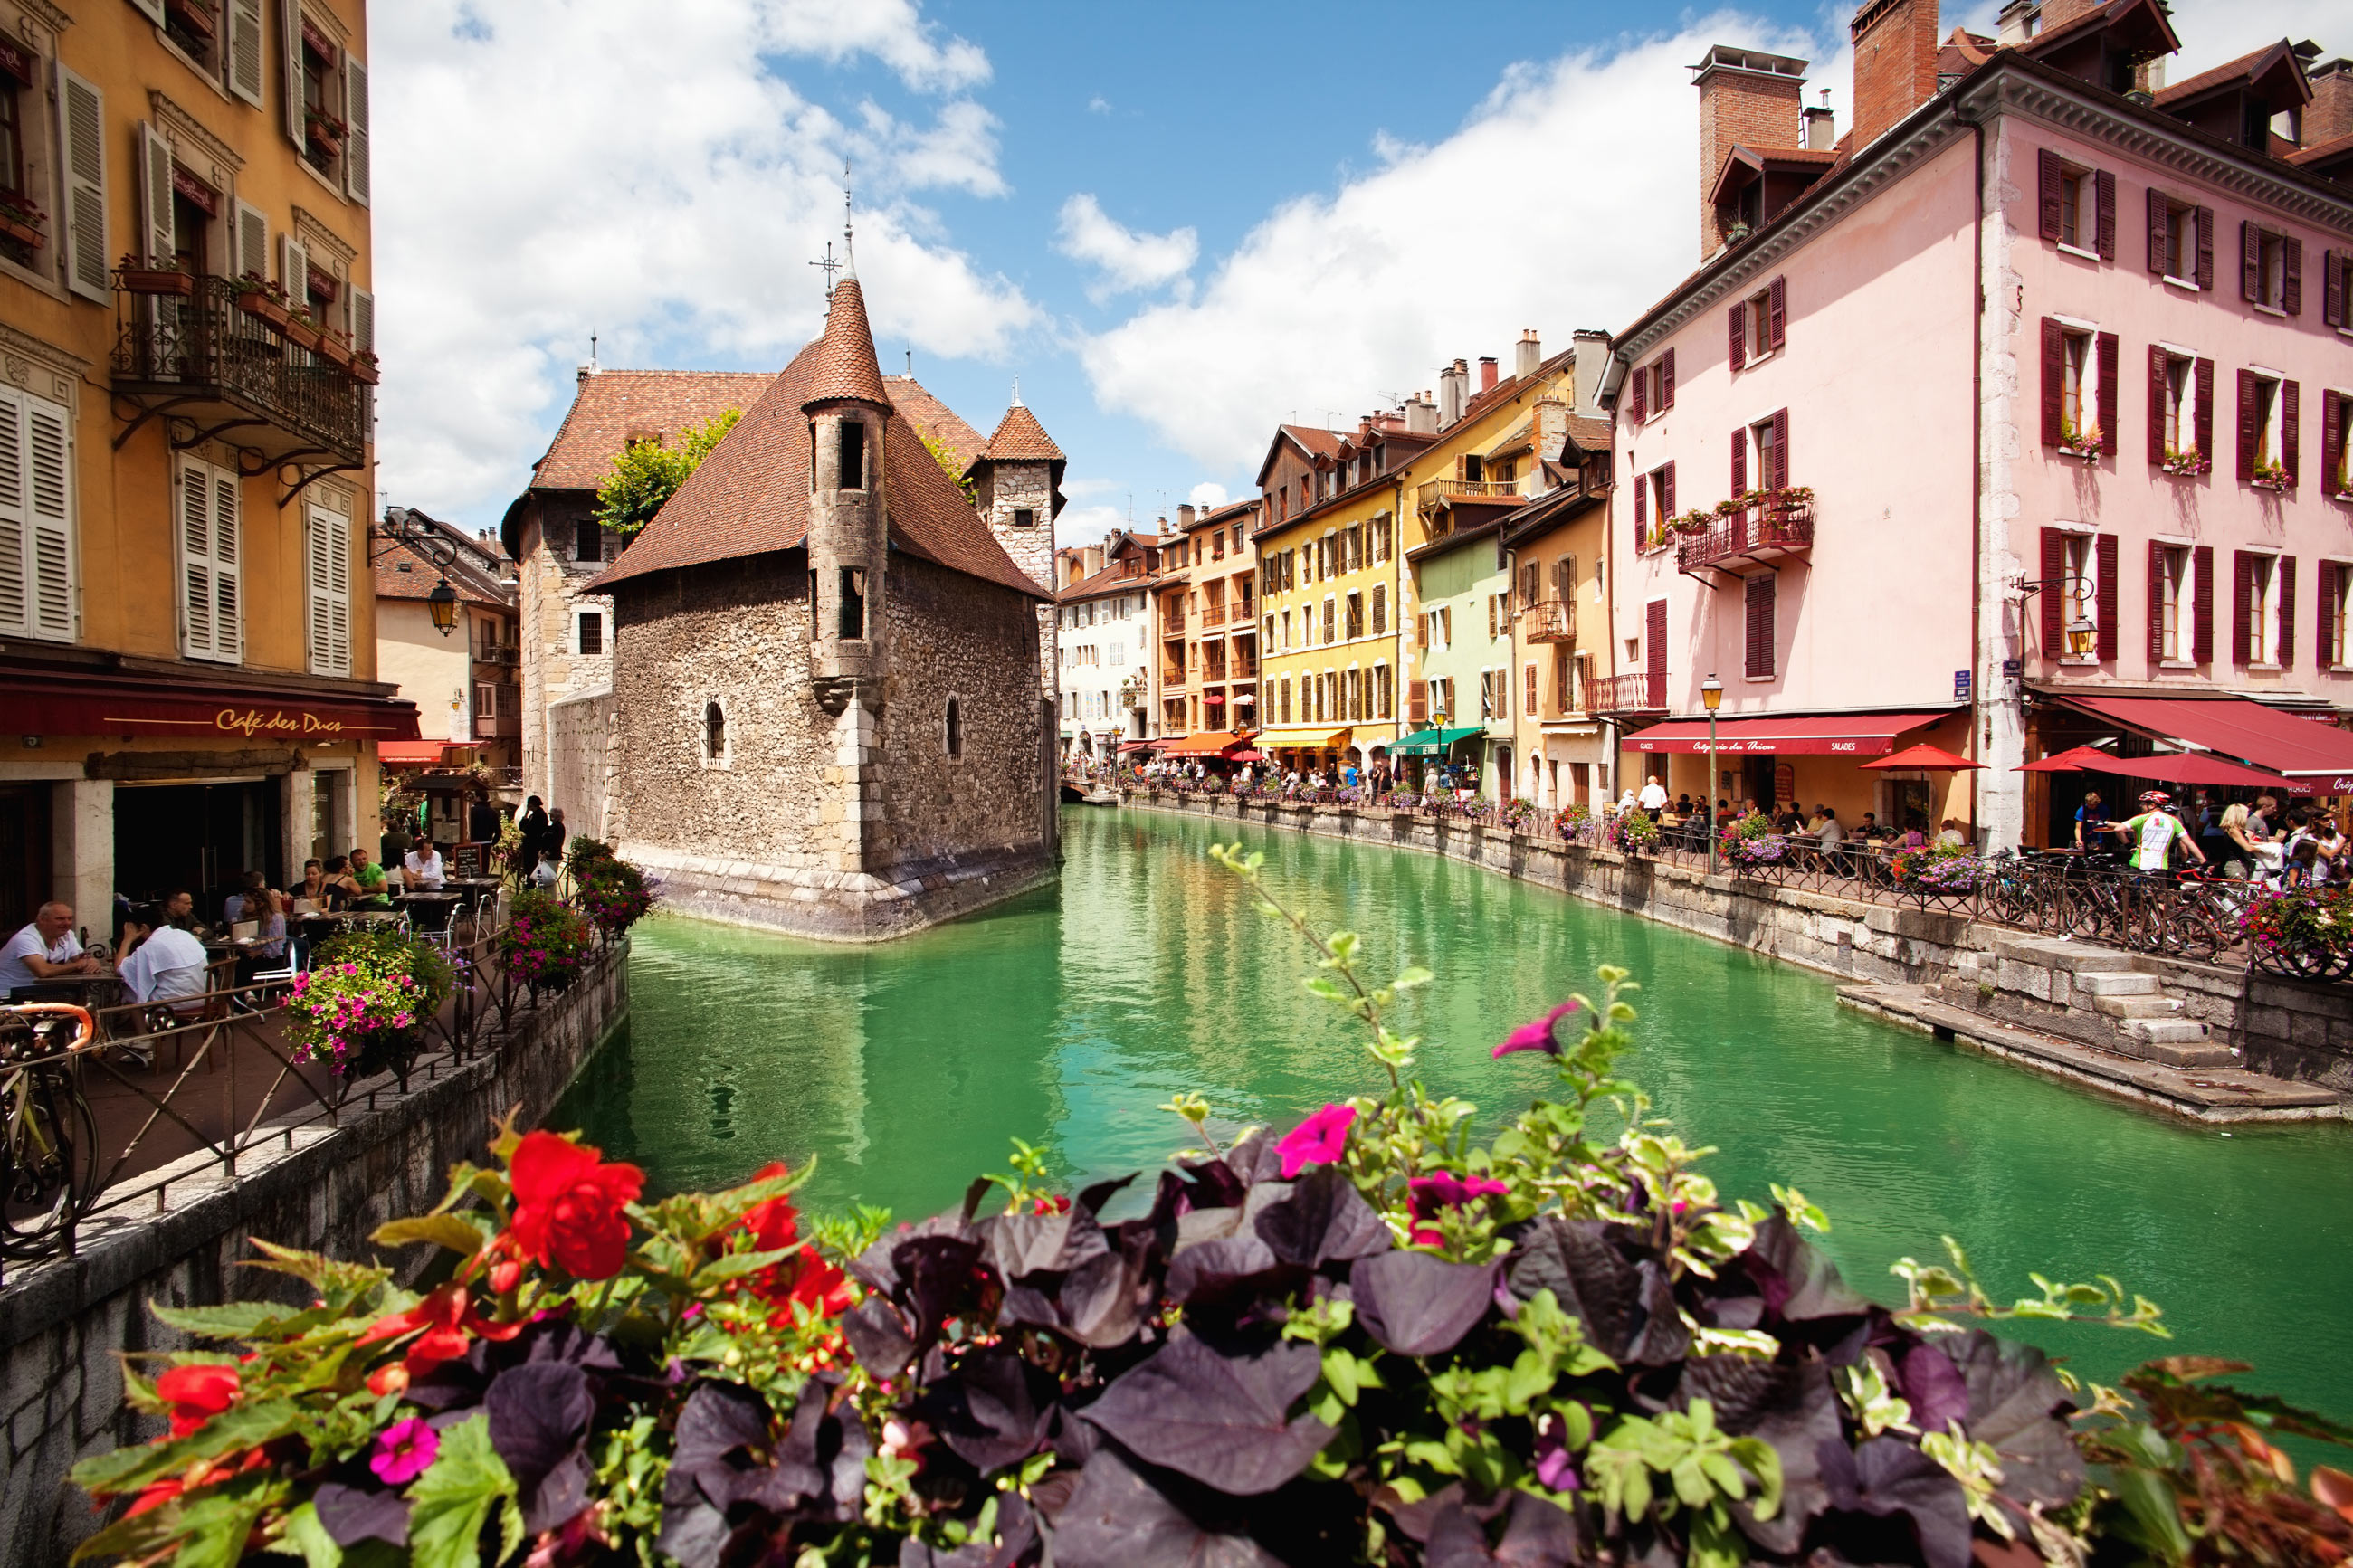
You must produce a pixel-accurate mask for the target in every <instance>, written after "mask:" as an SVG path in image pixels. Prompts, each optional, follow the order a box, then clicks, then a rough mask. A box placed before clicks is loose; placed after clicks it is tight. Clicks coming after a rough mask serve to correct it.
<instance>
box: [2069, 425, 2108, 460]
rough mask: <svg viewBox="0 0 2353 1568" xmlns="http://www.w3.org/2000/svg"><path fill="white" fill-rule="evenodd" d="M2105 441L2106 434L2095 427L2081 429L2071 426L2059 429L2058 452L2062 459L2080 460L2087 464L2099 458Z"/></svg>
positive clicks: (2089, 426) (2088, 426) (2087, 426)
mask: <svg viewBox="0 0 2353 1568" xmlns="http://www.w3.org/2000/svg"><path fill="white" fill-rule="evenodd" d="M2105 439H2106V433H2105V431H2103V430H2102V429H2101V428H2100V427H2099V426H2096V425H2086V426H2083V427H2082V428H2081V429H2078V428H2077V427H2076V426H2073V425H2062V426H2060V427H2059V451H2060V453H2061V455H2062V456H2063V457H2069V458H2084V460H2085V461H2087V462H2088V461H2091V460H2093V459H2095V458H2098V457H2100V456H2101V452H2100V447H2101V445H2102V443H2103V442H2104V441H2105Z"/></svg>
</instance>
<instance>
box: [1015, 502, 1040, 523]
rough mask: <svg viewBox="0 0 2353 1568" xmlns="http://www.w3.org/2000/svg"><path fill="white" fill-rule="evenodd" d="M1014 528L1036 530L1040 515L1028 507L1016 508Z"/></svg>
mask: <svg viewBox="0 0 2353 1568" xmlns="http://www.w3.org/2000/svg"><path fill="white" fill-rule="evenodd" d="M1013 526H1014V527H1016V528H1035V527H1037V526H1038V514H1037V513H1036V512H1035V511H1032V510H1030V509H1029V508H1028V507H1026V506H1018V507H1015V508H1014V509H1013Z"/></svg>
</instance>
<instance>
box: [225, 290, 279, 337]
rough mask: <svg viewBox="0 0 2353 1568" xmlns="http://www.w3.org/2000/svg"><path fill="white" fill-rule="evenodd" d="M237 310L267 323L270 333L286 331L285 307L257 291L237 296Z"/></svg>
mask: <svg viewBox="0 0 2353 1568" xmlns="http://www.w3.org/2000/svg"><path fill="white" fill-rule="evenodd" d="M237 309H238V310H242V311H244V312H245V313H246V314H247V315H248V316H251V317H252V318H253V319H254V320H256V321H267V322H268V323H269V329H270V331H275V332H283V331H285V330H286V321H287V316H286V307H285V306H283V305H281V304H280V303H279V302H278V301H277V300H273V299H271V298H270V297H269V295H267V294H264V293H261V292H260V291H259V290H258V289H256V290H249V291H248V292H246V293H243V294H239V295H238V296H237Z"/></svg>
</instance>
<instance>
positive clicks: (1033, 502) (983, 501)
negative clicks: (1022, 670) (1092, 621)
mask: <svg viewBox="0 0 2353 1568" xmlns="http://www.w3.org/2000/svg"><path fill="white" fill-rule="evenodd" d="M1064 462H1065V459H1064V458H1063V457H1062V449H1061V448H1060V447H1057V446H1055V445H1054V441H1053V437H1050V436H1048V435H1047V434H1046V427H1045V426H1043V425H1040V424H1039V423H1038V416H1036V415H1034V414H1032V413H1030V412H1029V408H1028V407H1027V406H1025V405H1023V404H1022V401H1021V394H1020V393H1019V392H1018V390H1017V391H1016V392H1015V393H1014V395H1013V406H1011V407H1010V408H1008V409H1007V410H1006V411H1005V417H1004V418H1003V419H1001V420H999V421H997V434H996V435H994V436H991V437H989V438H988V446H987V449H986V450H984V451H983V452H982V453H981V454H980V456H979V457H977V458H974V459H973V461H972V467H971V468H968V469H966V470H965V479H969V480H971V481H972V483H973V487H974V489H975V490H976V493H977V498H978V499H977V500H976V502H975V503H974V504H975V505H976V506H977V507H978V508H979V510H980V515H981V517H982V518H983V519H984V520H986V521H987V523H988V531H989V532H991V533H993V534H995V535H996V536H997V543H999V544H1001V545H1003V546H1004V547H1005V553H1006V554H1008V555H1009V556H1011V557H1012V558H1013V563H1014V564H1015V565H1016V566H1018V567H1020V568H1021V570H1022V571H1023V572H1025V573H1027V574H1029V579H1030V581H1032V582H1034V583H1036V584H1038V585H1039V587H1041V588H1044V589H1046V590H1047V591H1048V592H1051V591H1052V590H1053V588H1054V586H1055V584H1054V519H1055V518H1056V517H1057V516H1058V515H1060V512H1061V510H1062V507H1063V504H1064V502H1063V499H1062V468H1063V467H1064ZM1055 667H1056V658H1055V647H1054V607H1053V605H1050V604H1048V605H1039V609H1038V682H1039V689H1040V690H1041V691H1043V692H1044V693H1045V694H1046V695H1047V696H1048V697H1050V698H1051V697H1054V696H1056V695H1057V694H1058V689H1059V687H1060V681H1059V679H1057V676H1056V672H1055Z"/></svg>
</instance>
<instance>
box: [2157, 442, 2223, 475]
mask: <svg viewBox="0 0 2353 1568" xmlns="http://www.w3.org/2000/svg"><path fill="white" fill-rule="evenodd" d="M2160 467H2162V468H2164V469H2165V471H2166V472H2167V473H2168V474H2172V475H2175V476H2176V477H2178V478H2180V479H2195V478H2197V477H2198V476H2199V475H2200V474H2202V473H2206V472H2208V471H2209V470H2211V468H2213V467H2214V460H2213V459H2212V458H2209V457H2208V456H2207V455H2206V454H2205V453H2203V452H2198V451H2189V452H2177V451H2174V450H2173V449H2171V448H2170V447H2168V448H2167V449H2166V454H2165V460H2164V462H2163V463H2162V464H2161V465H2160Z"/></svg>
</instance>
